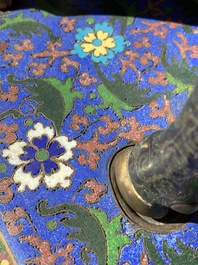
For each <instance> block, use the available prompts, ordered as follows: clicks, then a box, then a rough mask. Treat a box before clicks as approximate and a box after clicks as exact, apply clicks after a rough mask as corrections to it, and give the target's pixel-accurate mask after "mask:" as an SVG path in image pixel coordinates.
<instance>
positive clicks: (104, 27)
mask: <svg viewBox="0 0 198 265" xmlns="http://www.w3.org/2000/svg"><path fill="white" fill-rule="evenodd" d="M94 29H95V31H96V32H97V31H98V30H102V31H103V32H108V33H109V36H111V35H112V34H113V28H112V27H111V26H108V23H107V22H103V23H102V24H99V23H97V24H96V25H95V28H94Z"/></svg>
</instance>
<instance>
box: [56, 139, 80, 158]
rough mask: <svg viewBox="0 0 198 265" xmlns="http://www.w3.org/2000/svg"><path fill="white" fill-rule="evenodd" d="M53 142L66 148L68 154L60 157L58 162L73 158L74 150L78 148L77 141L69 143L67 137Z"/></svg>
mask: <svg viewBox="0 0 198 265" xmlns="http://www.w3.org/2000/svg"><path fill="white" fill-rule="evenodd" d="M53 141H58V142H59V143H60V146H62V147H64V148H65V150H66V152H65V153H64V154H63V155H61V156H59V157H58V158H57V160H63V161H67V160H69V159H71V158H73V152H72V150H71V149H72V148H74V147H76V145H77V142H76V141H75V140H72V141H69V140H68V137H67V136H58V137H55V138H54V139H53Z"/></svg>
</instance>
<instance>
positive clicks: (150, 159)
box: [110, 87, 198, 232]
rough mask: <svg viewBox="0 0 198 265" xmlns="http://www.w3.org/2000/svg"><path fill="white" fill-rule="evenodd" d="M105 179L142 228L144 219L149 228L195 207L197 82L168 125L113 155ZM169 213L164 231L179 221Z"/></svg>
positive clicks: (197, 194)
mask: <svg viewBox="0 0 198 265" xmlns="http://www.w3.org/2000/svg"><path fill="white" fill-rule="evenodd" d="M110 182H111V185H112V188H113V191H114V196H115V198H116V200H117V203H118V205H119V206H120V208H121V209H122V210H123V212H124V213H125V215H126V216H127V217H128V218H129V219H130V220H131V221H133V220H134V215H136V217H137V216H138V220H139V219H141V220H143V222H145V224H144V225H143V227H144V228H145V229H147V226H148V224H149V225H150V224H151V226H152V227H151V228H148V230H155V231H156V229H154V227H153V226H155V227H156V225H159V226H161V227H163V226H164V225H167V223H164V220H166V219H167V218H168V219H169V217H170V215H174V216H180V218H181V216H183V214H184V216H183V217H182V218H184V219H186V221H187V220H189V218H190V216H189V215H188V216H186V214H192V213H193V212H195V211H197V209H198V87H195V89H194V90H193V92H192V94H191V96H190V98H189V100H188V101H187V103H186V105H185V106H184V108H183V110H182V112H181V114H180V115H179V117H178V119H177V120H176V121H175V122H174V123H173V124H171V125H170V127H169V128H168V129H166V130H163V131H159V132H155V133H153V134H151V135H150V136H148V137H145V138H144V139H142V140H141V141H140V142H138V143H136V144H135V145H134V144H132V145H129V146H127V147H124V148H123V149H122V150H120V151H118V152H117V153H116V154H115V155H114V157H113V159H112V161H111V163H110ZM177 212H178V213H181V214H177ZM145 216H147V217H145ZM185 216H186V217H185ZM191 217H192V215H191ZM173 219H174V218H173ZM173 219H172V223H171V224H170V223H169V224H168V226H169V227H166V229H165V230H166V231H168V230H170V231H171V230H175V229H179V228H180V227H181V226H183V225H184V224H185V222H183V221H182V222H181V220H180V224H178V223H177V221H175V220H174V221H173ZM170 221H171V220H170ZM136 222H140V220H139V221H137V220H136V221H135V223H136ZM158 229H159V227H158ZM162 230H163V229H161V228H160V231H161V232H162ZM166 231H164V232H166Z"/></svg>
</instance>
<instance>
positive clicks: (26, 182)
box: [13, 167, 42, 192]
mask: <svg viewBox="0 0 198 265" xmlns="http://www.w3.org/2000/svg"><path fill="white" fill-rule="evenodd" d="M41 179H42V175H41V174H39V175H37V176H36V177H33V176H32V174H31V173H30V172H24V171H23V168H22V167H19V168H18V169H17V170H16V171H15V173H14V175H13V180H14V182H15V183H16V184H19V186H18V188H17V189H18V192H23V191H25V190H26V188H28V189H29V190H31V191H33V190H36V189H37V188H38V187H39V185H40V182H41Z"/></svg>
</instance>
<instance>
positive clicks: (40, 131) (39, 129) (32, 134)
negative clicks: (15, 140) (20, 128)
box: [27, 122, 54, 141]
mask: <svg viewBox="0 0 198 265" xmlns="http://www.w3.org/2000/svg"><path fill="white" fill-rule="evenodd" d="M42 135H47V136H48V139H49V140H50V139H52V138H53V137H54V130H53V128H52V127H49V126H46V127H44V126H43V124H42V123H40V122H37V123H36V124H35V125H34V128H33V129H31V130H29V131H28V133H27V139H28V140H29V141H31V140H32V139H33V138H38V137H39V138H40V137H41V136H42Z"/></svg>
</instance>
